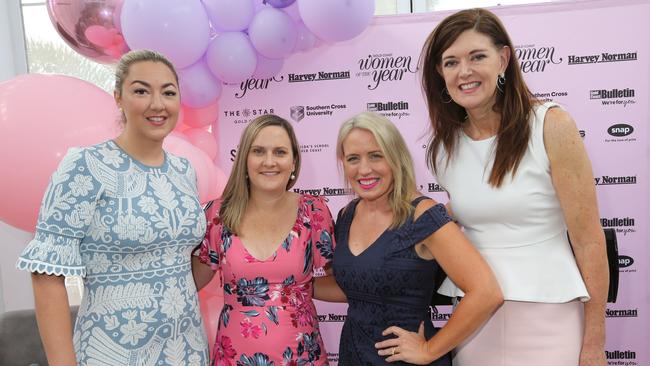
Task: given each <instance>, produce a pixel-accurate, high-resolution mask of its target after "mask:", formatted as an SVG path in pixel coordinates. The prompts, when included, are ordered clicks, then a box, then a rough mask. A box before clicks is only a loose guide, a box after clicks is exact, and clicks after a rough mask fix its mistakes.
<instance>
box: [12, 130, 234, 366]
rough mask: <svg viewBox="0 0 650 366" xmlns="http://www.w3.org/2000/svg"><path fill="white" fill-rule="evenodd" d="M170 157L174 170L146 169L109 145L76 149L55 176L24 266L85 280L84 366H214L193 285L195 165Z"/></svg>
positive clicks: (80, 331) (198, 226)
mask: <svg viewBox="0 0 650 366" xmlns="http://www.w3.org/2000/svg"><path fill="white" fill-rule="evenodd" d="M166 157H167V158H168V159H166V162H167V161H168V162H170V163H172V164H167V163H165V164H163V166H161V167H158V168H150V167H146V166H143V165H142V164H140V163H139V162H137V161H134V160H133V159H132V158H131V157H129V156H128V155H127V154H125V153H124V152H123V151H122V150H121V149H120V148H119V147H118V146H117V145H116V144H115V143H114V142H112V141H108V142H105V143H102V144H99V145H96V146H92V147H88V148H83V149H77V148H73V149H70V150H69V151H68V153H67V154H66V156H65V157H64V158H63V160H62V161H61V163H60V164H59V167H58V168H57V170H56V172H54V174H53V175H52V178H51V180H50V184H49V185H48V189H47V191H46V193H45V196H44V198H43V201H42V204H41V210H40V213H39V220H38V223H37V227H36V233H35V236H34V239H33V240H32V241H31V242H30V243H29V245H27V247H26V248H25V249H24V251H23V253H22V254H21V256H20V258H19V260H18V264H17V266H18V268H20V269H25V270H29V271H31V272H41V273H43V272H46V273H51V274H55V275H63V276H71V275H78V276H84V284H85V288H86V296H84V299H83V302H82V304H81V306H80V308H79V312H78V314H79V315H78V319H77V321H76V322H75V327H74V335H73V342H74V347H75V352H76V356H77V361H78V362H79V364H81V365H89V364H97V365H100V364H101V365H124V366H136V365H145V364H151V365H153V364H156V365H158V364H173V365H189V366H204V365H206V364H208V359H209V354H208V347H207V340H206V337H205V334H204V330H203V329H204V328H203V323H202V319H201V314H200V311H199V307H198V298H197V296H196V292H195V290H194V285H193V284H192V283H191V282H190V281H193V279H192V274H191V262H190V259H191V258H190V252H191V250H192V248H193V247H195V246H196V245H197V244H198V243H199V241H200V240H201V239H202V237H203V234H204V232H205V227H206V223H205V220H204V215H203V212H202V210H201V208H200V206H199V202H198V198H197V194H196V191H197V188H196V185H195V181H194V180H188V178H187V177H194V172H193V170H192V168H191V166H190V165H189V164H187V163H186V160H185V159H182V158H177V157H174V156H172V155H168V154H166ZM238 321H239V319H238ZM89 350H92V351H89ZM232 356H233V357H235V356H236V354H234V355H232ZM233 363H234V358H233Z"/></svg>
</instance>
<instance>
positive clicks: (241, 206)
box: [219, 114, 300, 234]
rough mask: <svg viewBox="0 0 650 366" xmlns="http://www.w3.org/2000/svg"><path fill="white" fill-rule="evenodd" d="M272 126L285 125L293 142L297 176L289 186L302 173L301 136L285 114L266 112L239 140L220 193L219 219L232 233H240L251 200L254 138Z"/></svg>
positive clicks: (291, 181) (289, 182)
mask: <svg viewBox="0 0 650 366" xmlns="http://www.w3.org/2000/svg"><path fill="white" fill-rule="evenodd" d="M269 126H278V127H281V128H283V129H284V130H285V131H286V132H287V135H289V140H290V141H291V152H292V153H293V161H294V164H295V168H294V171H293V174H294V176H295V179H289V181H288V182H287V189H289V188H291V187H293V185H294V184H295V183H296V180H298V176H299V175H300V148H299V146H298V139H297V138H296V134H295V133H294V131H293V127H291V124H290V123H289V122H288V121H287V120H285V119H284V118H282V117H278V116H276V115H274V114H265V115H262V116H259V117H257V118H255V119H254V120H252V121H251V122H250V123H249V124H248V126H246V129H244V132H242V135H241V138H240V140H239V148H238V149H237V154H236V155H235V162H234V164H233V167H232V171H230V177H228V182H227V183H226V187H225V188H224V190H223V194H222V195H221V207H220V208H219V218H220V220H221V222H222V223H223V224H224V225H225V226H226V227H227V228H228V229H229V230H230V231H231V232H233V233H235V234H238V230H239V226H240V225H241V221H242V218H243V217H244V212H245V211H246V206H247V205H248V200H249V199H250V185H249V182H248V177H247V172H248V153H249V152H250V149H251V146H252V145H253V141H255V138H256V137H257V135H258V134H259V133H260V131H262V129H264V128H265V127H269Z"/></svg>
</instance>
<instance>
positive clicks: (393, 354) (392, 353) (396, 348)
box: [390, 347, 397, 356]
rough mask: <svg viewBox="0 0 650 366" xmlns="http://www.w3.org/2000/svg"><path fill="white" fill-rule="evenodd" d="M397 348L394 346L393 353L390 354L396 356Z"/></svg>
mask: <svg viewBox="0 0 650 366" xmlns="http://www.w3.org/2000/svg"><path fill="white" fill-rule="evenodd" d="M396 349H397V347H393V349H392V353H391V354H390V355H391V356H395V350H396Z"/></svg>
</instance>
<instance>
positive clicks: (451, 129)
mask: <svg viewBox="0 0 650 366" xmlns="http://www.w3.org/2000/svg"><path fill="white" fill-rule="evenodd" d="M467 30H474V31H476V32H478V33H481V34H483V35H485V36H487V37H489V38H490V39H491V40H492V43H493V45H494V46H495V47H497V48H502V47H504V46H507V47H509V48H510V59H509V60H508V66H507V68H506V70H505V78H506V83H505V85H503V92H500V91H499V92H497V93H496V102H495V104H494V106H493V110H494V111H495V112H498V113H500V115H501V123H500V125H499V130H498V132H497V146H496V151H495V157H494V165H493V167H492V171H491V172H490V178H489V183H490V185H492V186H493V187H499V186H501V184H502V183H503V180H504V178H505V176H506V174H508V173H511V174H512V175H514V174H515V173H516V172H517V168H518V166H519V162H520V161H521V159H522V158H523V156H524V153H525V152H526V147H527V145H528V139H529V137H530V126H529V123H528V119H529V117H530V114H531V113H532V106H533V103H535V102H536V100H535V98H534V96H533V95H532V93H531V92H530V90H529V89H528V87H527V86H526V84H525V83H524V79H523V75H522V73H521V71H520V69H519V62H517V58H516V56H515V49H514V47H513V45H512V41H511V40H510V36H508V33H507V32H506V30H505V28H504V27H503V24H501V21H500V20H499V18H497V16H496V15H494V14H493V13H492V12H490V11H488V10H485V9H467V10H462V11H459V12H457V13H454V14H452V15H450V16H448V17H447V18H445V19H444V20H443V21H442V22H440V24H438V26H437V27H436V28H435V29H434V30H433V32H431V34H430V35H429V37H428V38H427V40H426V42H425V43H424V46H423V48H422V54H421V56H420V60H421V62H422V64H421V68H420V69H421V72H422V88H423V89H424V93H425V95H426V99H427V106H428V108H429V118H430V120H431V127H432V135H431V137H430V139H429V144H428V147H427V159H428V165H429V167H430V168H431V169H433V171H434V172H436V171H437V168H438V166H437V163H436V158H437V156H438V154H439V150H440V147H441V145H442V147H444V148H445V150H446V151H447V161H446V163H449V160H450V159H452V155H453V152H454V148H455V147H456V142H457V139H458V134H459V131H460V129H461V128H462V126H463V122H464V121H465V119H466V118H467V112H466V111H465V109H464V108H463V107H461V106H460V105H458V104H456V102H454V101H453V100H452V101H451V102H448V101H446V100H445V101H443V99H446V98H445V97H444V96H443V90H445V81H444V79H443V77H442V75H441V74H440V66H441V62H442V54H443V52H444V51H446V50H447V49H448V48H449V47H450V46H451V45H452V44H453V43H454V42H455V41H456V39H457V38H458V37H459V36H460V35H461V34H462V33H463V32H465V31H467ZM447 97H448V96H447Z"/></svg>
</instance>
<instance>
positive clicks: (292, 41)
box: [248, 8, 298, 58]
mask: <svg viewBox="0 0 650 366" xmlns="http://www.w3.org/2000/svg"><path fill="white" fill-rule="evenodd" d="M248 35H249V36H250V39H251V43H252V44H253V46H255V49H256V50H257V52H259V53H260V54H261V55H262V56H264V57H267V58H285V57H287V56H289V55H290V54H291V52H293V48H294V47H295V46H296V39H297V37H298V34H297V32H296V26H295V24H294V23H293V20H292V19H291V17H290V16H289V15H287V13H285V12H283V11H282V10H279V9H276V8H266V9H262V10H260V11H259V12H258V13H257V14H255V18H253V21H252V22H251V25H250V26H249V27H248Z"/></svg>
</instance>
